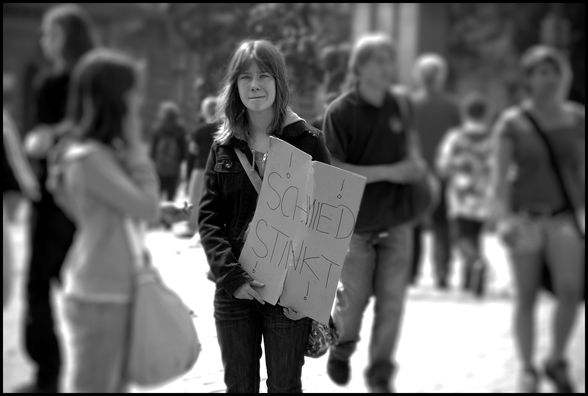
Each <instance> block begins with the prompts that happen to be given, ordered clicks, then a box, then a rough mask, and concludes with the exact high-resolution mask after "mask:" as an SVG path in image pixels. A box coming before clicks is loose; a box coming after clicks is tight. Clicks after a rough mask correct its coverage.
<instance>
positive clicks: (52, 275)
mask: <svg viewBox="0 0 588 396" xmlns="http://www.w3.org/2000/svg"><path fill="white" fill-rule="evenodd" d="M41 31H42V37H41V46H42V48H43V52H44V54H45V56H46V58H47V59H48V60H49V62H50V63H51V66H52V69H51V70H49V72H48V73H45V74H43V75H42V76H41V77H40V79H39V80H37V82H36V93H35V103H34V107H35V111H34V114H35V116H34V120H33V124H34V125H36V128H35V129H34V130H32V131H30V132H29V133H28V134H27V136H26V138H25V151H26V153H27V155H28V156H29V157H30V158H31V164H32V166H33V169H34V170H35V172H36V175H37V178H38V182H39V186H40V189H41V199H40V200H39V201H37V202H34V204H33V206H32V212H31V227H30V230H31V245H30V248H31V251H30V256H29V266H28V273H27V280H26V295H27V297H26V308H25V310H26V313H25V323H24V330H25V334H24V341H25V350H26V352H27V354H28V356H29V357H30V358H31V360H32V362H33V364H34V365H35V366H36V367H35V374H34V375H35V381H34V382H32V383H30V384H26V385H23V386H22V387H21V388H19V389H17V390H16V391H17V392H24V393H29V392H31V393H38V392H57V391H58V390H59V382H60V375H61V365H62V355H61V351H60V343H59V338H58V336H57V334H56V330H57V329H58V326H57V324H56V323H55V322H54V315H53V309H52V304H51V291H52V285H53V282H55V281H59V278H60V271H61V266H62V264H63V260H64V259H65V255H66V253H67V251H68V249H69V247H70V245H71V242H72V239H73V234H74V231H75V226H74V223H73V222H72V221H71V220H70V219H69V218H68V217H67V216H66V215H65V214H64V213H63V211H62V210H61V209H60V208H59V207H58V206H57V205H56V204H55V202H54V200H53V197H52V195H51V193H50V192H49V191H48V190H47V188H46V186H45V182H46V179H47V175H48V168H47V158H46V156H47V152H48V150H49V148H50V147H52V146H53V145H54V144H55V142H56V141H57V140H59V136H58V134H57V132H56V129H55V128H52V126H55V125H56V124H58V123H59V122H61V121H62V119H63V117H64V115H65V107H66V101H67V93H68V89H69V81H70V76H71V71H72V69H73V68H74V66H75V64H76V63H77V61H78V59H79V58H81V57H82V56H83V55H84V54H85V53H86V52H87V51H89V50H90V49H92V48H93V47H94V46H95V45H96V43H97V39H96V36H95V33H94V28H93V25H92V23H91V21H90V19H89V16H88V15H87V14H86V13H85V12H84V11H83V10H82V9H81V8H80V7H78V6H76V5H71V4H66V5H58V6H55V7H52V8H50V9H49V10H48V11H47V12H46V13H45V15H44V16H43V22H42V26H41Z"/></svg>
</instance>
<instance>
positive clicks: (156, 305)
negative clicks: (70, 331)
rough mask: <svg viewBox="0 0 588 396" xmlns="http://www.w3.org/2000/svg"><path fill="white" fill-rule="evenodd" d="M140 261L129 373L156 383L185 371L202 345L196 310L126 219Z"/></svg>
mask: <svg viewBox="0 0 588 396" xmlns="http://www.w3.org/2000/svg"><path fill="white" fill-rule="evenodd" d="M124 225H125V230H126V233H127V237H128V238H129V242H130V246H131V251H132V252H133V256H134V260H133V261H134V263H135V289H134V299H133V302H132V311H131V312H132V314H131V315H132V316H131V327H130V340H129V341H130V347H129V355H128V361H127V367H126V368H127V379H128V380H129V382H131V383H135V384H137V385H140V386H157V385H161V384H163V383H165V382H168V381H171V380H173V379H176V378H177V377H179V376H181V375H184V374H186V373H187V372H188V371H190V369H191V368H192V367H193V366H194V364H195V363H196V361H197V359H198V356H199V354H200V351H201V345H200V341H199V339H198V334H197V332H196V328H195V327H194V322H193V319H192V312H191V310H190V309H189V308H188V307H187V306H186V305H185V304H184V302H183V301H182V299H181V298H180V297H179V296H178V295H177V294H176V293H175V292H174V291H173V290H171V289H169V288H168V287H166V286H165V284H164V283H163V281H162V279H161V277H160V275H159V273H158V272H157V270H156V269H155V268H154V267H153V266H152V265H150V264H149V255H148V252H147V251H146V250H144V249H143V244H142V240H143V239H142V238H141V237H142V236H143V233H142V232H141V231H142V230H140V229H138V226H136V225H135V224H133V223H132V222H131V220H130V219H128V218H127V219H125V220H124Z"/></svg>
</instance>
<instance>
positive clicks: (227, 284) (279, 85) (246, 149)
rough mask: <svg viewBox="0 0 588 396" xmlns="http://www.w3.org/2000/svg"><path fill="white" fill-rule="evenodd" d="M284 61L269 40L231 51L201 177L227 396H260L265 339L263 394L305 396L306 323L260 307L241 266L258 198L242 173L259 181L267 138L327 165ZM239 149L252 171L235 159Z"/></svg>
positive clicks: (286, 311) (202, 224) (203, 229)
mask: <svg viewBox="0 0 588 396" xmlns="http://www.w3.org/2000/svg"><path fill="white" fill-rule="evenodd" d="M288 100H289V88H288V78H287V75H286V64H285V61H284V57H283V55H282V54H281V53H280V51H279V50H278V49H277V48H276V47H275V46H274V45H273V44H272V43H270V42H268V41H266V40H247V41H244V42H242V43H241V44H240V45H239V47H238V48H237V50H236V51H235V52H234V54H233V56H232V58H231V61H230V63H229V67H228V72H227V75H226V77H225V85H224V88H223V90H222V93H221V94H220V96H219V106H220V109H221V113H222V115H223V125H222V126H221V128H220V129H219V131H218V133H217V134H216V136H215V139H214V143H213V145H212V148H211V151H210V155H209V156H208V160H207V163H206V169H205V171H204V189H203V193H202V199H201V200H200V213H199V216H198V225H199V232H200V238H201V241H202V246H203V247H204V251H205V252H206V257H207V259H208V263H209V265H210V268H211V272H212V275H213V278H214V279H215V282H216V290H215V295H214V319H215V323H216V330H217V336H218V342H219V345H220V350H221V357H222V361H223V367H224V370H225V372H224V381H225V384H226V387H227V392H229V393H231V392H243V393H245V392H246V393H258V392H259V380H260V376H259V359H260V358H261V345H260V344H261V339H262V337H263V340H264V351H265V356H266V358H265V362H266V367H267V374H268V378H267V387H268V392H284V393H286V392H288V393H300V392H302V380H301V376H302V366H303V364H304V350H305V347H306V343H307V340H308V336H309V332H310V324H311V320H310V319H309V318H307V317H302V316H301V315H300V314H299V313H297V312H295V311H293V310H292V309H290V308H289V307H282V306H280V305H279V304H276V305H275V306H274V305H271V304H265V303H264V300H263V299H262V298H261V296H260V295H259V293H258V292H257V289H259V288H260V287H263V286H264V285H263V284H262V283H260V282H258V281H255V280H253V279H252V278H251V277H250V276H249V275H248V274H247V272H246V271H245V270H244V269H243V268H242V267H241V265H240V264H239V262H238V257H239V255H240V253H241V249H242V248H243V245H244V243H245V234H246V232H247V227H248V225H249V223H250V222H251V220H252V218H253V215H254V214H255V208H256V205H257V196H258V194H257V191H256V189H255V188H254V186H253V182H252V181H251V180H250V179H249V177H248V175H247V173H246V172H245V169H244V166H251V167H252V170H253V171H254V172H256V173H257V174H258V175H259V177H261V178H263V177H264V170H265V161H266V158H267V153H268V150H269V144H270V136H276V137H279V138H280V139H282V140H284V141H286V142H288V143H290V144H292V145H294V146H296V147H297V148H298V149H300V150H302V151H304V152H306V153H307V154H309V155H311V156H312V159H313V160H316V161H321V162H325V163H327V164H328V163H330V156H329V152H328V150H327V147H326V146H325V144H324V140H323V138H322V135H321V133H320V131H317V130H315V129H314V128H312V127H311V126H310V125H309V124H308V123H307V122H306V121H305V120H303V119H301V118H300V117H298V116H297V115H296V114H295V113H294V112H293V111H292V110H290V109H289V107H288ZM237 150H240V151H241V152H242V153H243V155H244V156H245V157H246V161H247V163H248V164H249V165H244V164H245V160H244V164H243V165H242V164H241V162H240V160H239V158H238V157H237Z"/></svg>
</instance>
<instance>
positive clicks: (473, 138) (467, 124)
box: [437, 94, 491, 297]
mask: <svg viewBox="0 0 588 396" xmlns="http://www.w3.org/2000/svg"><path fill="white" fill-rule="evenodd" d="M462 112H463V120H464V121H463V123H462V125H460V126H459V127H456V128H453V129H450V130H449V131H448V132H447V134H446V135H445V137H444V138H443V140H442V142H441V145H440V148H439V153H438V157H437V170H438V172H439V173H440V174H441V175H442V176H443V177H444V178H446V179H447V186H448V188H447V193H446V198H447V203H448V217H449V219H450V221H451V222H452V223H453V231H454V232H455V242H456V244H457V248H458V249H459V251H460V253H461V255H462V258H463V260H464V270H463V278H462V280H463V283H462V287H463V289H464V290H466V291H472V292H473V293H474V294H475V295H477V296H478V297H481V296H482V295H483V294H484V290H485V282H486V271H487V264H486V259H485V258H484V257H483V254H482V251H481V243H480V238H481V232H482V229H483V227H484V223H485V222H486V221H487V220H488V218H489V216H490V215H491V213H490V210H491V205H490V200H489V184H490V160H491V158H490V155H491V142H490V134H489V129H490V125H489V109H488V103H487V102H486V100H485V99H484V98H482V97H481V96H480V95H477V94H472V95H469V96H467V97H466V99H465V100H464V103H463V108H462Z"/></svg>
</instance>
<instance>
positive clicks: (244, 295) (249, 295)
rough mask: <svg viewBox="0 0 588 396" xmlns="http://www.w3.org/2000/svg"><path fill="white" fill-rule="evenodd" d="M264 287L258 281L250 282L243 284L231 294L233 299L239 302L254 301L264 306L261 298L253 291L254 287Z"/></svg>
mask: <svg viewBox="0 0 588 396" xmlns="http://www.w3.org/2000/svg"><path fill="white" fill-rule="evenodd" d="M264 286H265V285H264V284H263V283H261V282H259V281H256V280H253V281H251V282H247V283H245V284H244V285H243V286H241V287H239V288H238V289H237V290H235V292H234V293H233V296H234V297H235V298H238V299H241V300H253V299H256V300H257V301H258V302H259V303H260V304H265V301H263V298H262V297H261V296H260V295H259V293H258V292H257V291H255V289H254V287H264Z"/></svg>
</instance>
